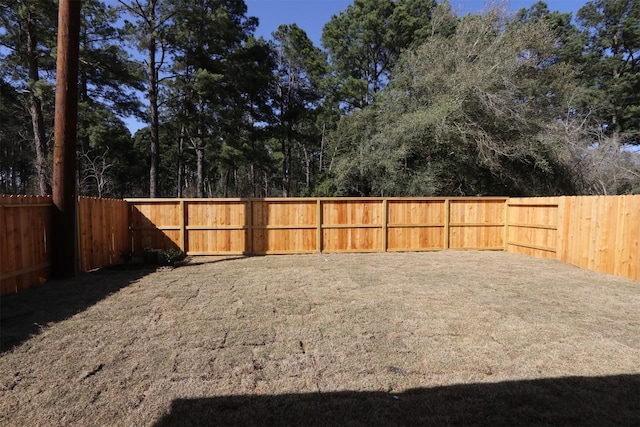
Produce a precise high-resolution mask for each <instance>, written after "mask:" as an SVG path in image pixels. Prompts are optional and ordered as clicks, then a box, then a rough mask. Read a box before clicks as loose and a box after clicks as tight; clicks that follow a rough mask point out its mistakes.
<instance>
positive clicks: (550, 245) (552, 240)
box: [507, 197, 564, 259]
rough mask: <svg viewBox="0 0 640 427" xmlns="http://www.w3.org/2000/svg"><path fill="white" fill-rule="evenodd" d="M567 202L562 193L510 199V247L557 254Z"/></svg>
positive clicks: (516, 250)
mask: <svg viewBox="0 0 640 427" xmlns="http://www.w3.org/2000/svg"><path fill="white" fill-rule="evenodd" d="M563 206H564V205H563V204H562V203H561V198H560V197H528V198H516V199H510V200H509V202H508V204H507V212H508V214H507V229H508V232H507V251H509V252H513V253H521V254H525V255H530V256H535V257H538V258H550V259H555V258H557V257H558V247H559V244H560V237H559V233H558V230H559V228H560V227H561V216H562V213H563Z"/></svg>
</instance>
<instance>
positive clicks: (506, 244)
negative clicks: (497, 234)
mask: <svg viewBox="0 0 640 427" xmlns="http://www.w3.org/2000/svg"><path fill="white" fill-rule="evenodd" d="M509 200H511V199H510V198H508V197H507V199H506V200H505V201H504V233H503V234H504V237H503V239H504V251H505V252H508V251H509Z"/></svg>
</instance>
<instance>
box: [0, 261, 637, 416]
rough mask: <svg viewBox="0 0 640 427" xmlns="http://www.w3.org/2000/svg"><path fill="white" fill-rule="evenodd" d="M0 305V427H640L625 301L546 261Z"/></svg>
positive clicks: (234, 281) (120, 285)
mask: <svg viewBox="0 0 640 427" xmlns="http://www.w3.org/2000/svg"><path fill="white" fill-rule="evenodd" d="M1 304H2V312H1V316H2V323H1V328H2V329H1V336H0V338H1V345H2V352H1V353H0V424H1V425H7V426H24V425H34V426H35V425H136V426H137V425H156V426H165V425H167V426H168V425H300V424H303V425H363V426H364V425H416V424H429V423H431V424H465V425H467V424H471V425H500V424H502V425H515V424H533V425H549V424H551V425H636V426H637V425H640V283H639V282H634V281H631V280H627V279H622V278H618V277H613V276H609V275H604V274H600V273H595V272H592V271H587V270H582V269H578V268H576V267H573V266H570V265H566V264H562V263H560V262H557V261H549V260H542V259H536V258H531V257H527V256H524V255H517V254H510V253H504V252H477V251H460V252H456V251H441V252H423V253H374V254H313V255H292V256H287V255H283V256H265V257H257V256H256V257H200V258H193V259H191V260H190V261H189V262H188V263H187V264H186V265H183V266H180V267H178V268H174V269H171V268H161V269H157V270H156V269H151V268H148V267H144V266H125V267H118V268H108V269H103V270H101V271H96V272H92V273H84V274H82V275H81V276H79V277H78V278H76V279H73V280H67V281H57V282H56V281H51V282H49V283H47V284H46V285H44V286H41V287H36V288H31V289H28V290H26V291H23V292H21V293H18V294H15V295H10V296H5V297H2V299H1Z"/></svg>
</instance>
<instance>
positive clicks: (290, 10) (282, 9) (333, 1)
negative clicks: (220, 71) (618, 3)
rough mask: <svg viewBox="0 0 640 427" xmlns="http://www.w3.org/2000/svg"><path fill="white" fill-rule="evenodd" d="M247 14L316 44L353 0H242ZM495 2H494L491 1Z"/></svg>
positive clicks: (580, 0) (458, 0) (472, 3)
mask: <svg viewBox="0 0 640 427" xmlns="http://www.w3.org/2000/svg"><path fill="white" fill-rule="evenodd" d="M450 2H451V5H452V7H453V9H454V10H455V11H456V13H457V14H458V15H459V16H463V15H466V14H467V13H476V12H480V11H482V10H483V9H486V8H487V7H488V6H489V5H491V3H492V2H491V1H484V0H450ZM535 2H536V0H511V1H510V2H508V3H507V7H508V9H509V10H512V11H514V12H515V11H518V10H520V9H521V8H523V7H530V6H531V5H532V4H534V3H535ZM245 3H246V4H247V8H248V13H247V14H248V15H249V16H255V17H257V18H258V19H259V20H260V27H259V28H258V32H257V33H258V35H262V36H264V38H266V39H269V38H271V33H272V32H273V31H275V30H276V29H277V28H278V26H279V25H280V24H293V23H295V24H297V25H298V26H299V27H300V28H302V29H303V30H305V31H306V32H307V35H308V36H309V38H310V39H311V40H313V42H314V43H315V44H316V45H317V46H320V36H321V34H322V27H324V24H326V23H327V22H329V20H330V19H331V16H332V15H336V14H338V13H340V12H341V11H343V10H345V9H346V8H347V6H349V5H350V4H352V3H353V0H245ZM494 3H496V2H494ZM546 3H547V5H548V6H549V10H551V11H555V10H558V11H561V12H574V15H575V11H577V10H578V9H580V8H581V7H582V6H584V4H585V3H587V0H548V1H546Z"/></svg>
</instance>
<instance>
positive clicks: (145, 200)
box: [124, 196, 509, 203]
mask: <svg viewBox="0 0 640 427" xmlns="http://www.w3.org/2000/svg"><path fill="white" fill-rule="evenodd" d="M385 200H387V201H400V202H402V201H407V202H411V201H440V202H443V201H447V200H450V201H499V202H504V201H507V200H509V197H507V196H487V197H472V196H468V197H255V198H254V197H242V198H215V197H212V198H181V199H179V198H153V199H152V198H126V199H124V201H125V202H127V203H177V202H188V203H198V202H199V203H211V202H248V201H251V202H280V203H287V202H291V203H295V202H317V201H323V202H381V201H385Z"/></svg>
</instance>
